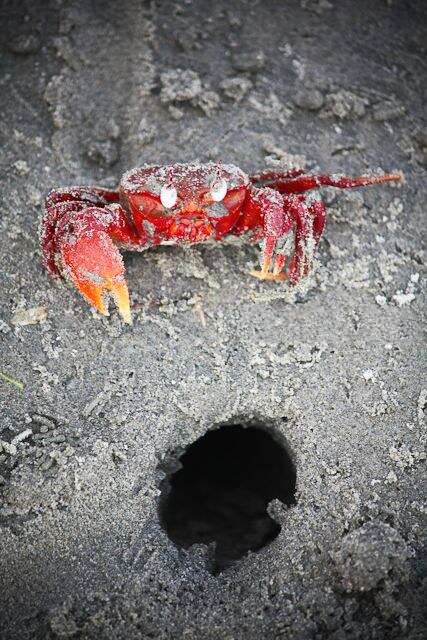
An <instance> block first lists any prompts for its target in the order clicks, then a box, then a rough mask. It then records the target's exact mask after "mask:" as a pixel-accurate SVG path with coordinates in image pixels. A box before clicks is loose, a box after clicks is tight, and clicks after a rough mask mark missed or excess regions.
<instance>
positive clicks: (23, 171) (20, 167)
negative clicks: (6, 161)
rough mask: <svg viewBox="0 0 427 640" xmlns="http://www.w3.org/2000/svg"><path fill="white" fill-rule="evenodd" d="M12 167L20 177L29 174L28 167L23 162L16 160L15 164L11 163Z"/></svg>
mask: <svg viewBox="0 0 427 640" xmlns="http://www.w3.org/2000/svg"><path fill="white" fill-rule="evenodd" d="M13 166H14V167H15V169H16V171H17V173H19V175H20V176H26V175H28V174H29V173H30V167H29V166H28V164H27V163H26V162H25V160H17V161H16V162H14V163H13Z"/></svg>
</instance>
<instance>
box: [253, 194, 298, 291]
mask: <svg viewBox="0 0 427 640" xmlns="http://www.w3.org/2000/svg"><path fill="white" fill-rule="evenodd" d="M253 201H254V202H255V203H256V204H257V205H258V206H259V207H260V214H261V218H262V224H263V237H264V240H265V242H264V247H263V252H262V262H261V270H257V269H253V270H252V271H251V275H253V276H255V277H256V278H260V279H261V280H275V279H276V267H275V268H274V270H273V272H271V271H270V267H271V264H272V262H273V255H274V252H275V250H276V246H277V243H278V241H279V240H280V239H281V238H283V237H284V236H285V235H286V234H287V233H288V232H289V231H290V230H291V229H292V225H293V223H292V219H291V218H290V216H289V214H288V212H287V211H286V210H285V206H284V203H285V199H284V198H283V196H281V195H280V194H278V193H277V191H276V192H275V191H274V190H273V189H269V188H268V187H265V188H262V189H256V190H254V196H253ZM276 263H277V258H276Z"/></svg>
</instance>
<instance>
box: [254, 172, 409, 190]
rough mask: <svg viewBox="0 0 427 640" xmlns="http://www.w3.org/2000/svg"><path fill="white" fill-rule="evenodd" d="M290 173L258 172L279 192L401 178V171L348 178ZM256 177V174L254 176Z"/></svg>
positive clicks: (373, 182)
mask: <svg viewBox="0 0 427 640" xmlns="http://www.w3.org/2000/svg"><path fill="white" fill-rule="evenodd" d="M301 173H303V172H302V171H301V172H300V173H299V174H298V173H295V174H294V175H291V172H289V173H288V174H282V175H281V174H279V173H274V172H271V173H270V174H269V173H265V174H260V179H261V180H268V186H269V187H270V188H271V189H276V190H277V191H279V192H280V193H303V192H304V191H309V190H310V189H318V188H319V187H323V186H327V187H338V188H340V189H348V188H351V187H366V186H368V185H373V184H383V183H384V182H397V181H399V180H402V174H401V173H390V174H385V175H382V176H357V177H355V178H350V177H347V176H336V177H335V176H328V175H315V176H310V175H301ZM256 177H257V178H258V176H256Z"/></svg>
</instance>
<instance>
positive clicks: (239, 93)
mask: <svg viewBox="0 0 427 640" xmlns="http://www.w3.org/2000/svg"><path fill="white" fill-rule="evenodd" d="M219 87H220V89H221V90H222V91H223V92H224V94H225V95H226V96H227V98H231V100H234V101H235V102H240V101H241V100H242V98H243V97H244V96H245V95H246V94H247V92H248V91H249V89H251V87H252V82H251V81H250V80H249V79H248V78H241V77H239V76H236V77H234V78H226V79H225V80H223V81H222V82H221V83H220V85H219Z"/></svg>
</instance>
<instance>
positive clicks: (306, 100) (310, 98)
mask: <svg viewBox="0 0 427 640" xmlns="http://www.w3.org/2000/svg"><path fill="white" fill-rule="evenodd" d="M293 102H294V104H296V106H297V107H299V108H300V109H305V110H307V111H319V109H321V108H322V107H323V96H322V94H321V93H320V91H318V89H300V90H299V91H297V92H296V94H295V95H294V97H293Z"/></svg>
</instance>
